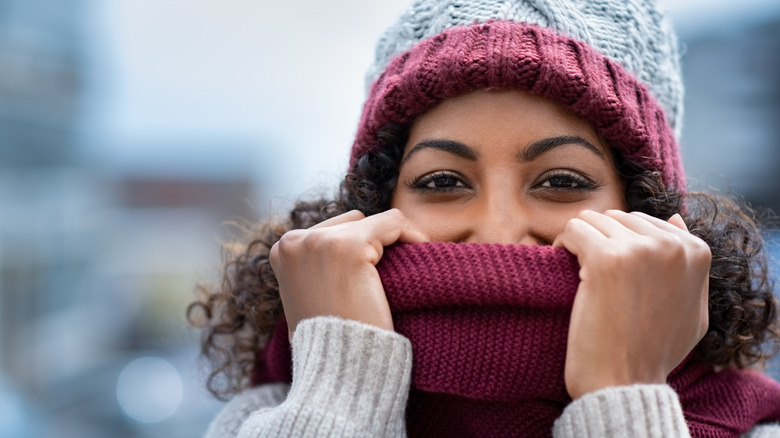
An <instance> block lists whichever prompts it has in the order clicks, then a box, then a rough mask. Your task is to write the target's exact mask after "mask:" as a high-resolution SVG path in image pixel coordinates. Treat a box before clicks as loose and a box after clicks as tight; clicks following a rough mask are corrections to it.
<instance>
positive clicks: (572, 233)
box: [553, 210, 712, 399]
mask: <svg viewBox="0 0 780 438" xmlns="http://www.w3.org/2000/svg"><path fill="white" fill-rule="evenodd" d="M553 245H555V246H563V247H565V248H566V249H568V250H569V251H570V252H572V253H573V254H574V255H576V256H577V259H578V261H579V264H580V285H579V288H578V290H577V296H576V298H575V300H574V308H573V309H572V315H571V322H570V326H569V335H568V344H567V350H566V368H565V380H566V389H567V391H568V392H569V395H570V396H571V397H572V398H573V399H576V398H578V397H580V396H582V395H584V394H586V393H588V392H592V391H595V390H598V389H601V388H605V387H608V386H620V385H630V384H634V383H665V382H666V379H667V376H668V375H669V373H670V372H671V371H672V370H673V369H674V368H675V367H677V365H679V364H680V362H682V361H683V359H685V357H686V356H687V355H688V354H689V353H690V351H691V350H692V349H693V348H694V347H695V346H696V344H697V343H698V342H699V341H700V340H701V338H702V337H703V336H704V334H705V333H706V332H707V327H708V306H707V303H708V288H709V268H710V261H711V258H712V256H711V253H710V249H709V246H707V244H706V243H705V242H704V241H702V240H701V239H699V238H698V237H696V236H694V235H692V234H690V233H689V232H688V229H687V227H686V225H685V223H684V222H683V220H682V218H681V217H680V216H679V215H674V216H672V218H671V219H669V221H663V220H660V219H657V218H654V217H652V216H649V215H646V214H644V213H637V212H634V213H626V212H623V211H619V210H609V211H606V212H605V213H603V214H602V213H596V212H593V211H583V212H581V213H580V214H579V216H578V217H576V218H574V219H571V220H570V221H569V222H568V223H567V225H566V227H565V228H564V230H563V232H562V233H561V234H560V235H559V236H558V238H557V239H556V240H555V242H554V243H553Z"/></svg>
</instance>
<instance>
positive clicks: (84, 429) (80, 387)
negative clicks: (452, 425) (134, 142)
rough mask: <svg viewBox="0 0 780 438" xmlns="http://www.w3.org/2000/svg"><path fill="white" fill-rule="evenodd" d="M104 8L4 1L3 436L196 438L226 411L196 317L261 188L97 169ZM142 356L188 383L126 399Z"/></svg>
mask: <svg viewBox="0 0 780 438" xmlns="http://www.w3.org/2000/svg"><path fill="white" fill-rule="evenodd" d="M91 4H92V3H90V2H89V1H81V0H69V1H60V0H46V1H29V0H0V402H2V403H1V404H2V406H3V409H2V412H0V437H14V438H23V437H48V436H52V437H53V436H57V437H96V438H97V437H105V436H123V437H142V436H161V437H162V436H165V437H176V436H181V437H185V436H196V435H198V434H200V433H201V432H202V430H203V429H204V427H205V425H206V424H207V422H208V420H209V419H210V418H211V417H212V416H213V413H214V409H216V403H214V402H212V401H210V400H209V399H208V397H207V395H206V394H205V393H204V391H203V389H202V378H201V377H202V376H201V375H200V373H199V372H198V370H197V368H196V367H197V365H198V364H197V362H196V357H197V337H196V335H195V334H194V333H192V332H190V331H188V330H187V323H186V320H185V316H184V309H185V308H186V305H187V304H188V302H189V301H191V300H192V297H193V293H192V292H193V288H194V284H195V283H196V281H199V280H207V279H210V278H211V272H205V269H203V267H204V266H208V265H216V262H217V260H218V259H217V256H218V248H217V244H216V243H217V239H216V233H217V229H218V223H219V221H221V220H224V219H228V218H230V217H231V216H234V215H250V214H251V211H249V208H248V206H249V205H250V202H251V201H252V199H253V198H254V197H255V194H254V183H253V181H251V180H250V178H249V177H248V175H247V174H246V173H241V172H238V173H235V174H230V173H222V174H220V175H217V176H215V175H213V174H203V173H199V172H197V171H192V170H190V169H188V168H187V163H188V161H187V160H181V162H180V165H179V166H178V168H177V169H174V170H172V171H170V172H167V173H161V172H160V171H159V169H158V170H157V171H149V170H148V169H149V168H154V167H155V166H154V165H153V164H154V163H146V164H147V166H144V163H134V165H133V166H122V165H116V163H113V164H106V165H104V163H99V162H97V163H96V162H93V161H89V160H86V159H85V157H84V156H83V154H82V153H81V151H82V144H81V142H82V141H83V140H82V139H83V138H84V136H83V135H82V134H83V133H82V132H80V130H82V129H84V126H85V123H84V121H83V120H81V118H82V117H83V107H84V94H85V88H86V87H87V85H88V84H87V81H88V80H89V72H88V71H87V66H86V63H85V58H86V57H87V56H88V54H87V53H86V47H87V44H86V41H85V35H84V34H83V30H84V27H85V26H84V23H83V21H82V20H84V19H85V17H88V16H89V14H88V13H89V10H88V9H89V8H90V7H91ZM106 147H110V145H106ZM153 159H154V158H153V157H149V160H153ZM143 357H151V358H157V359H159V360H158V362H159V361H164V362H162V363H168V364H170V366H171V368H170V369H172V370H173V373H168V374H166V375H160V379H162V380H160V379H158V380H157V381H155V380H154V377H155V374H154V373H155V372H156V371H155V368H154V367H152V368H148V369H141V372H142V373H146V374H142V375H143V378H142V379H139V378H138V377H136V378H135V380H132V379H130V378H129V377H128V378H127V379H125V380H124V382H125V383H124V386H122V384H121V382H122V380H120V375H126V376H129V375H131V374H132V373H129V372H125V373H124V374H123V370H125V371H127V370H129V369H130V368H128V367H130V365H131V364H135V363H143V362H137V361H136V359H138V358H143ZM158 368H159V367H158ZM166 376H167V377H166ZM171 376H173V377H171ZM128 379H130V380H128ZM177 379H178V380H177ZM150 381H151V382H158V383H159V385H157V386H156V387H155V388H149V387H148V386H143V385H144V384H145V383H147V384H148V382H150ZM176 381H178V382H180V383H179V384H178V386H176V384H175V382H176ZM172 382H173V383H172ZM155 390H156V391H158V392H161V394H162V399H163V401H165V403H167V404H166V405H165V406H158V405H155V404H154V403H150V402H149V400H147V399H144V396H147V398H148V395H149V394H153V395H155V396H160V394H157V393H156V392H155ZM144 405H146V407H147V408H150V409H154V410H156V411H157V412H158V413H159V412H160V411H161V410H165V409H167V410H168V411H166V412H167V413H166V414H165V415H164V416H162V417H159V416H158V417H145V416H144V414H143V408H144ZM139 409H141V410H140V411H139Z"/></svg>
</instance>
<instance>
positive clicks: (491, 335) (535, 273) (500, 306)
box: [254, 243, 780, 437]
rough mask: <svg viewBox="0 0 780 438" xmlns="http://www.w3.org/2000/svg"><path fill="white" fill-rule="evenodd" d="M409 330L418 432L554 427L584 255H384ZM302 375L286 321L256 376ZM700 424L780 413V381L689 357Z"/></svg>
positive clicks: (737, 428) (745, 421) (740, 426)
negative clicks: (295, 366)
mask: <svg viewBox="0 0 780 438" xmlns="http://www.w3.org/2000/svg"><path fill="white" fill-rule="evenodd" d="M377 269H378V271H379V274H380V277H381V278H382V282H383V285H384V288H385V292H386V294H387V298H388V301H389V303H390V308H391V309H392V311H393V321H394V324H395V329H396V331H397V332H399V333H401V334H403V335H404V336H406V337H408V338H409V339H410V341H411V343H412V349H413V352H414V362H413V368H412V390H411V393H410V396H409V404H408V407H407V429H408V433H409V436H412V437H414V436H426V437H428V436H517V434H518V431H521V432H522V434H523V435H524V436H547V435H549V434H550V433H551V430H552V424H553V422H554V421H555V419H556V418H557V417H559V416H560V415H561V413H562V411H563V409H564V407H565V406H566V404H567V403H569V402H570V401H571V399H570V398H569V396H568V395H567V393H566V388H565V385H564V379H563V371H564V360H565V354H566V338H567V330H568V323H569V315H570V312H571V307H572V304H573V302H574V296H575V293H576V290H577V284H578V281H579V280H578V269H579V266H578V264H577V260H576V258H575V257H574V256H572V255H571V254H570V253H568V252H567V251H565V250H564V249H561V248H552V247H549V246H515V245H511V246H506V245H493V244H491V245H486V244H456V243H424V244H405V245H397V246H395V247H392V248H388V249H387V251H386V252H385V255H384V256H383V257H382V260H381V262H380V263H379V265H378V266H377ZM291 379H292V376H291V371H290V347H289V344H288V342H287V328H286V326H283V325H282V326H280V327H277V330H276V331H275V333H274V335H273V336H272V338H271V340H270V342H269V343H268V345H267V346H266V348H265V349H264V350H262V351H260V353H259V355H258V366H257V369H256V372H255V375H254V383H255V384H260V383H265V382H275V381H286V382H290V381H291ZM669 383H670V385H671V386H672V387H673V388H674V389H675V390H676V391H677V393H678V394H679V396H680V400H681V403H682V406H683V411H684V413H685V417H686V420H687V422H688V426H689V428H690V430H691V434H692V435H693V436H707V437H736V436H739V435H740V434H741V433H743V432H746V431H747V430H749V429H750V428H751V427H752V426H753V425H755V424H756V423H758V422H761V421H780V384H779V383H778V382H775V381H773V380H772V379H770V378H768V377H766V376H764V375H762V374H760V373H757V372H751V371H738V370H727V371H722V372H715V371H714V370H713V367H712V366H710V365H708V364H705V363H701V362H695V361H692V360H691V361H686V362H685V363H684V364H683V365H681V366H680V367H678V369H677V370H675V371H674V372H673V373H672V375H671V376H670V377H669Z"/></svg>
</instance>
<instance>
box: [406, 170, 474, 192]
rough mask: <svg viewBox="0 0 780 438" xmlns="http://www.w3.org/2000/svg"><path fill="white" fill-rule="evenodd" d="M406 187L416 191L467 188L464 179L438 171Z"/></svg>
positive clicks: (454, 174)
mask: <svg viewBox="0 0 780 438" xmlns="http://www.w3.org/2000/svg"><path fill="white" fill-rule="evenodd" d="M407 185H408V186H409V187H411V188H413V189H416V190H431V191H448V190H457V189H462V188H464V189H465V188H468V184H467V183H466V182H465V181H464V178H463V177H461V176H460V175H458V174H457V173H454V172H447V171H438V172H433V173H428V174H426V175H423V176H421V177H419V178H417V179H415V180H414V181H412V182H411V184H410V183H407Z"/></svg>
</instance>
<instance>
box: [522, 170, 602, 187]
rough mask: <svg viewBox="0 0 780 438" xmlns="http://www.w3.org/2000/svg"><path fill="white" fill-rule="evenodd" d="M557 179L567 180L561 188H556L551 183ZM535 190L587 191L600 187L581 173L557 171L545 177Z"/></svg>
mask: <svg viewBox="0 0 780 438" xmlns="http://www.w3.org/2000/svg"><path fill="white" fill-rule="evenodd" d="M556 178H557V179H563V180H565V183H564V184H563V185H561V186H558V187H554V186H553V185H552V183H551V181H552V180H553V179H556ZM544 184H549V185H547V186H545V185H544ZM534 188H539V189H549V190H567V191H580V190H582V191H586V190H594V189H596V188H598V185H597V184H596V183H595V182H593V181H592V180H591V179H589V178H586V177H585V176H583V175H580V174H579V173H576V172H572V171H567V170H556V171H552V172H550V173H549V174H547V175H544V179H543V180H542V182H541V183H539V184H537V185H536V186H535V187H534Z"/></svg>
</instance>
